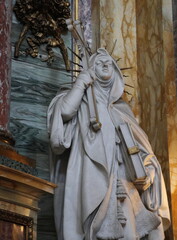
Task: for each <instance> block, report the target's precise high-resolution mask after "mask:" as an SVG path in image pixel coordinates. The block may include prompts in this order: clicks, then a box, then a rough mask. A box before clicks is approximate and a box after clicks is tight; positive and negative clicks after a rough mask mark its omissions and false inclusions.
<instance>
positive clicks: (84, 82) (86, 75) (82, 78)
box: [75, 69, 94, 89]
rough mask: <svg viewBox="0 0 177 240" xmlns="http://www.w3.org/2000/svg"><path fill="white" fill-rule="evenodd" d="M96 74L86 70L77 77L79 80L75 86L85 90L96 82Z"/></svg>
mask: <svg viewBox="0 0 177 240" xmlns="http://www.w3.org/2000/svg"><path fill="white" fill-rule="evenodd" d="M93 74H94V73H93V72H92V71H91V70H90V69H89V70H87V71H86V70H84V71H82V72H81V73H80V74H79V76H78V77H77V80H76V82H75V84H76V85H77V86H78V87H81V88H83V89H86V88H88V87H89V86H90V85H91V84H92V83H93V81H94V75H93Z"/></svg>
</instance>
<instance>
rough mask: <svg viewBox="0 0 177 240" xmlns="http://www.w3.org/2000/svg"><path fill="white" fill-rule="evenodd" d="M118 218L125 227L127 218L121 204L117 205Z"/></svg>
mask: <svg viewBox="0 0 177 240" xmlns="http://www.w3.org/2000/svg"><path fill="white" fill-rule="evenodd" d="M117 218H118V221H119V222H120V224H121V225H122V227H124V226H125V224H126V221H127V218H126V217H125V215H124V212H123V210H122V207H121V206H120V205H119V204H118V205H117Z"/></svg>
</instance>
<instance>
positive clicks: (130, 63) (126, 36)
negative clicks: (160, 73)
mask: <svg viewBox="0 0 177 240" xmlns="http://www.w3.org/2000/svg"><path fill="white" fill-rule="evenodd" d="M135 13H136V12H135V0H109V1H106V0H100V44H101V47H105V48H106V49H107V50H108V52H109V53H112V56H113V57H114V59H116V60H117V59H120V60H119V61H118V65H119V67H120V68H126V67H132V69H130V70H124V71H122V73H123V74H124V75H125V76H128V77H125V78H124V80H125V83H126V84H127V85H130V86H132V87H133V88H131V87H129V86H126V89H125V91H126V92H128V93H127V94H125V99H126V100H127V101H128V102H129V103H130V105H131V106H132V108H133V111H134V113H135V114H136V116H137V117H138V115H139V103H138V94H137V92H138V91H137V89H138V85H137V61H136V59H137V57H136V52H137V51H136V14H135ZM114 45H115V47H114ZM113 49H114V50H113Z"/></svg>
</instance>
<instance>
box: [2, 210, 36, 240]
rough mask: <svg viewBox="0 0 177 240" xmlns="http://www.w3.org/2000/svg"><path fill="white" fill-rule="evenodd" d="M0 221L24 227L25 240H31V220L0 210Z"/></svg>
mask: <svg viewBox="0 0 177 240" xmlns="http://www.w3.org/2000/svg"><path fill="white" fill-rule="evenodd" d="M0 220H2V221H5V222H10V223H14V224H18V225H21V226H24V228H25V240H33V218H31V217H27V216H24V215H21V214H17V213H14V212H10V211H7V210H2V209H0Z"/></svg>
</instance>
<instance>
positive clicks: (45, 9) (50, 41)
mask: <svg viewBox="0 0 177 240" xmlns="http://www.w3.org/2000/svg"><path fill="white" fill-rule="evenodd" d="M14 12H15V15H16V17H17V19H18V20H19V21H20V22H21V23H22V24H23V29H22V31H21V33H20V36H19V39H18V42H17V43H16V46H15V53H14V56H15V57H18V56H19V51H20V45H21V44H22V42H23V40H24V39H25V38H26V40H27V42H28V45H29V48H28V49H26V51H25V52H26V55H30V56H32V57H34V58H35V57H37V56H38V53H39V46H40V45H41V44H45V45H46V51H47V53H48V57H47V58H46V59H45V60H44V61H46V62H47V63H48V64H51V63H52V62H53V61H54V52H53V50H52V48H54V47H59V49H60V51H61V54H62V56H63V59H64V62H65V66H66V69H67V70H69V69H70V62H69V58H68V53H67V49H66V46H65V44H64V41H63V39H62V37H61V35H62V34H63V33H65V32H66V31H67V26H66V23H65V19H68V18H70V15H71V14H70V3H69V2H68V1H65V0H38V1H36V0H17V1H16V3H15V5H14ZM27 33H30V34H31V35H30V36H27Z"/></svg>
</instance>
